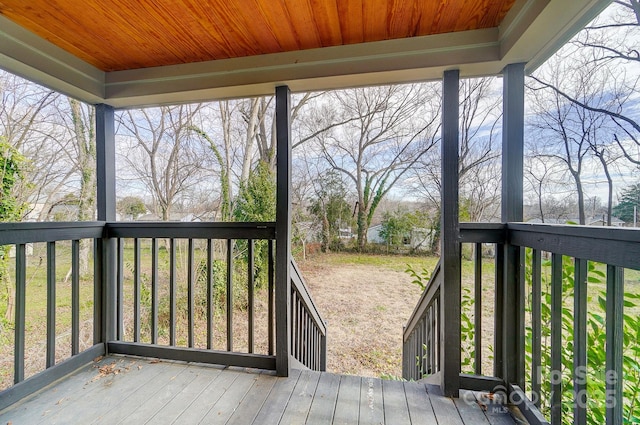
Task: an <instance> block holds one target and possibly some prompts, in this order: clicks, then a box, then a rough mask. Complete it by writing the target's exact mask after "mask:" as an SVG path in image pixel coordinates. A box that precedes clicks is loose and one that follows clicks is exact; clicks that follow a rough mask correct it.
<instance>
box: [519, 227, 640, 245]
mask: <svg viewBox="0 0 640 425" xmlns="http://www.w3.org/2000/svg"><path fill="white" fill-rule="evenodd" d="M507 229H508V230H509V231H521V232H537V233H550V234H555V235H563V236H579V237H585V238H592V239H608V240H614V241H629V242H640V228H633V227H611V226H582V225H580V226H579V225H570V224H547V223H508V224H507Z"/></svg>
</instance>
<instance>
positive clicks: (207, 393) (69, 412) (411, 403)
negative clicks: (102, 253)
mask: <svg viewBox="0 0 640 425" xmlns="http://www.w3.org/2000/svg"><path fill="white" fill-rule="evenodd" d="M489 401H490V400H488V399H487V398H486V397H485V396H483V395H482V394H479V393H472V392H464V391H463V392H461V397H460V398H459V399H450V398H446V397H443V396H442V395H441V393H440V389H439V387H437V386H434V385H431V384H429V383H419V382H400V381H383V380H380V379H376V378H364V377H358V376H346V375H342V376H341V375H335V374H332V373H326V372H314V371H310V370H303V371H300V370H297V369H294V370H293V371H292V373H291V375H290V376H289V377H288V378H279V377H276V376H274V375H273V373H272V372H267V371H260V370H256V369H242V368H232V367H231V368H230V367H223V366H211V365H201V364H195V363H181V362H170V361H159V360H152V359H145V358H133V357H120V356H117V357H116V356H111V357H105V358H101V359H96V361H94V362H92V363H90V364H88V365H86V366H84V367H82V368H80V369H79V370H78V371H76V372H75V373H73V374H71V375H69V376H67V377H65V378H64V379H62V380H60V381H58V382H56V383H54V384H52V385H50V386H49V387H47V388H45V389H43V390H41V391H40V392H38V393H36V394H34V395H33V396H31V397H29V398H27V399H25V400H23V401H21V402H19V403H17V404H14V405H13V406H11V407H9V408H8V409H6V410H4V411H2V412H0V423H3V424H5V423H11V424H12V425H18V424H61V423H85V424H90V423H91V424H94V423H95V424H97V423H108V424H119V423H135V424H143V423H153V424H165V423H166V424H170V423H181V424H197V423H207V424H208V423H216V424H217V423H221V424H243V425H245V424H278V423H280V424H303V423H308V424H330V423H334V424H339V423H342V424H382V423H386V424H392V425H396V424H436V423H438V424H442V423H446V424H473V425H477V424H515V423H516V422H515V421H514V419H513V417H512V416H511V414H510V413H509V411H508V410H507V409H504V408H503V407H502V406H501V405H491V404H488V402H489Z"/></svg>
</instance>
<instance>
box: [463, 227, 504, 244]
mask: <svg viewBox="0 0 640 425" xmlns="http://www.w3.org/2000/svg"><path fill="white" fill-rule="evenodd" d="M506 235H507V225H506V224H502V223H460V242H472V243H504V241H505V239H506Z"/></svg>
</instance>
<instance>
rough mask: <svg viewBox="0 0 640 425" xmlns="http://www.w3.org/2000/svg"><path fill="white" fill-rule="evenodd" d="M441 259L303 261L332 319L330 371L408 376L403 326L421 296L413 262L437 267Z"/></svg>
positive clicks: (334, 256)
mask: <svg viewBox="0 0 640 425" xmlns="http://www.w3.org/2000/svg"><path fill="white" fill-rule="evenodd" d="M436 260H437V259H435V258H422V257H403V256H379V255H377V256H364V255H357V254H344V253H341V254H317V255H315V256H313V257H311V258H307V260H306V261H300V262H299V265H300V266H301V268H302V273H303V276H304V277H305V279H306V281H307V284H308V286H309V288H310V290H311V294H312V296H313V298H314V300H315V301H316V304H317V305H318V308H319V309H320V312H321V314H322V316H323V317H324V319H325V320H326V321H327V345H328V360H327V369H328V370H329V371H331V372H335V373H344V374H353V375H360V376H370V377H380V376H382V375H393V376H401V375H402V327H403V325H405V324H406V322H407V320H408V318H409V316H410V315H411V313H412V311H413V308H414V307H415V305H416V303H417V301H418V299H419V298H420V293H421V291H420V288H419V287H418V286H417V285H416V284H414V283H411V280H412V278H411V277H410V276H409V275H408V274H407V273H405V272H404V270H405V269H406V267H407V263H409V264H411V265H412V266H414V268H417V269H419V268H422V267H426V268H427V269H429V270H431V269H432V268H433V266H434V265H435V262H436Z"/></svg>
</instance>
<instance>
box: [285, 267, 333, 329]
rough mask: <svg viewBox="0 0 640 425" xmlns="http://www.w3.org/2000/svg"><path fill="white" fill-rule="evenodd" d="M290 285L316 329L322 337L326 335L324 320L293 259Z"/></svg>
mask: <svg viewBox="0 0 640 425" xmlns="http://www.w3.org/2000/svg"><path fill="white" fill-rule="evenodd" d="M291 283H292V285H294V287H295V289H296V291H297V292H298V294H300V299H301V301H302V303H303V304H304V306H305V307H306V309H307V311H308V312H309V314H310V315H311V318H312V319H313V321H314V322H315V324H316V326H318V329H319V330H320V332H321V333H322V335H326V334H327V325H326V323H325V321H324V319H323V318H322V316H321V315H320V311H319V310H318V308H317V307H316V304H315V303H314V302H313V298H312V297H311V294H310V293H309V290H308V289H307V284H306V282H305V280H304V278H303V277H302V274H301V273H300V270H299V268H298V264H297V263H296V261H295V260H294V259H293V258H292V259H291Z"/></svg>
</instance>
